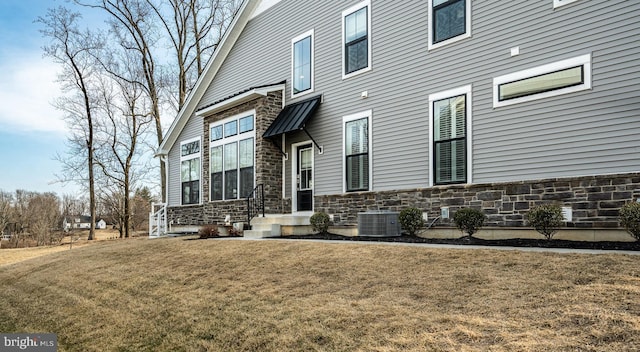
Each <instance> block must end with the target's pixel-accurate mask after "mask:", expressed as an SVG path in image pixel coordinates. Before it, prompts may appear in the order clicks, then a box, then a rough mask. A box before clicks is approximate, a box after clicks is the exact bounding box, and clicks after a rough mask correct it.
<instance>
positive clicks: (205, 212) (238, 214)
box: [167, 189, 291, 226]
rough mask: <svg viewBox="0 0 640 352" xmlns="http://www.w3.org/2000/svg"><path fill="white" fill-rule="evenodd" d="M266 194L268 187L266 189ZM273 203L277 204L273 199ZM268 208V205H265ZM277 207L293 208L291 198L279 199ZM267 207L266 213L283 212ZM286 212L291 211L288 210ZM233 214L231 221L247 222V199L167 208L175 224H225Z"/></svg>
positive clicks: (170, 218) (169, 216) (168, 217)
mask: <svg viewBox="0 0 640 352" xmlns="http://www.w3.org/2000/svg"><path fill="white" fill-rule="evenodd" d="M265 195H266V189H265ZM271 204H272V205H273V204H275V202H274V201H273V200H272V201H271ZM265 208H266V205H265ZM272 208H276V209H289V210H290V209H291V198H286V199H280V200H279V201H277V204H276V206H275V207H274V206H272ZM270 210H271V209H265V213H266V214H282V213H281V212H273V211H270ZM285 213H291V211H287V212H285ZM227 215H229V216H231V222H232V223H234V222H242V223H244V224H247V200H246V199H241V200H229V201H216V202H211V203H206V204H203V205H190V206H178V207H169V208H167V219H168V221H169V222H171V221H172V222H173V225H176V226H177V225H190V226H203V225H212V224H223V223H224V219H225V217H226V216H227Z"/></svg>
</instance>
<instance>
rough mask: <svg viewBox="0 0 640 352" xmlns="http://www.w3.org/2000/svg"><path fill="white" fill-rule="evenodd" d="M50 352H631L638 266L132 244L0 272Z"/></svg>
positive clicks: (309, 246)
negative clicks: (52, 345) (52, 338)
mask: <svg viewBox="0 0 640 352" xmlns="http://www.w3.org/2000/svg"><path fill="white" fill-rule="evenodd" d="M0 297H2V300H0V331H2V332H53V333H56V334H58V341H59V343H60V345H61V347H60V349H59V350H60V351H637V350H638V348H639V347H638V346H640V256H626V255H620V254H601V255H577V254H570V255H567V254H551V253H549V254H546V253H525V252H519V251H495V250H470V249H429V248H420V247H407V246H396V245H394V246H389V245H381V244H363V243H340V244H333V243H315V242H291V241H283V240H268V241H242V240H185V239H157V240H147V239H130V240H118V241H100V242H97V243H95V244H92V245H89V246H82V247H79V248H74V249H72V250H67V251H60V252H56V253H51V254H48V255H46V256H42V257H39V258H34V259H30V260H26V261H23V262H20V263H16V264H10V265H5V266H2V267H0Z"/></svg>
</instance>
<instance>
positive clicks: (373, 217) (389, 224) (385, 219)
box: [358, 211, 400, 237]
mask: <svg viewBox="0 0 640 352" xmlns="http://www.w3.org/2000/svg"><path fill="white" fill-rule="evenodd" d="M358 236H377V237H393V236H400V222H399V221H398V213H396V212H390V211H371V212H366V213H358Z"/></svg>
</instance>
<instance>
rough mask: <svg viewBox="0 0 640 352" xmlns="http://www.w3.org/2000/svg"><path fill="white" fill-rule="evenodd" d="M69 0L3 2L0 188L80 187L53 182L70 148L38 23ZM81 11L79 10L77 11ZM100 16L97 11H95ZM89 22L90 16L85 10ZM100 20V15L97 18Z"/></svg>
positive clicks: (53, 71) (72, 191) (52, 67)
mask: <svg viewBox="0 0 640 352" xmlns="http://www.w3.org/2000/svg"><path fill="white" fill-rule="evenodd" d="M61 5H63V6H67V7H71V6H70V4H69V3H68V2H66V1H64V0H0V189H1V190H4V191H9V192H13V191H15V190H16V189H25V190H29V191H38V192H49V191H51V192H56V193H57V194H58V195H62V194H65V193H70V194H76V192H77V191H78V189H79V188H78V187H77V186H75V185H67V186H66V187H64V186H63V185H62V184H57V183H52V182H53V181H55V174H59V173H60V169H61V165H60V163H59V162H58V161H56V160H54V157H55V155H56V153H60V154H64V152H65V134H64V129H65V125H64V122H63V121H62V118H61V116H62V114H61V113H60V112H59V111H58V110H56V109H55V108H54V107H53V106H52V105H51V103H52V102H53V100H54V99H55V98H56V97H57V96H59V95H60V90H59V88H58V86H57V83H56V82H55V80H56V73H57V72H58V71H59V70H60V68H59V66H57V65H55V64H54V63H53V62H52V61H51V59H49V58H43V56H42V46H43V45H46V44H47V41H46V39H45V38H43V37H42V35H41V34H40V32H39V30H40V29H42V25H41V24H39V23H35V22H34V21H35V20H36V19H37V18H38V16H44V15H45V14H46V11H47V8H53V7H57V6H61ZM76 11H77V9H76ZM94 16H95V15H94ZM84 17H85V20H87V17H88V16H87V15H86V14H85V16H84ZM91 20H94V19H91Z"/></svg>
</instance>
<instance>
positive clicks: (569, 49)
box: [158, 0, 640, 236]
mask: <svg viewBox="0 0 640 352" xmlns="http://www.w3.org/2000/svg"><path fill="white" fill-rule="evenodd" d="M638 18H640V2H637V1H618V0H614V1H597V0H538V1H529V0H513V1H489V0H474V1H471V0H427V1H424V0H402V1H385V0H351V1H337V0H327V1H295V0H281V1H260V0H246V1H244V2H243V4H242V6H241V8H240V10H239V12H238V14H237V15H236V17H235V18H234V20H233V22H232V23H231V26H230V28H229V29H228V30H227V32H226V34H225V35H224V38H223V40H222V42H221V44H220V46H219V47H218V49H217V51H216V53H215V54H214V56H213V57H212V58H211V60H210V61H209V63H208V65H207V67H206V70H205V72H204V73H203V75H202V76H201V77H200V79H199V80H198V82H197V85H196V86H195V88H194V89H193V91H192V92H191V94H190V95H189V97H188V99H187V101H186V103H185V104H184V106H183V108H182V110H181V111H180V112H179V114H178V116H177V118H176V119H175V121H174V122H173V124H172V125H171V127H170V129H169V131H168V133H167V134H166V136H165V138H164V140H163V142H162V144H161V145H160V148H159V151H158V153H159V155H160V156H161V157H162V158H163V159H164V160H166V162H167V195H166V197H167V209H166V210H167V218H168V221H169V222H171V223H172V224H174V226H175V225H191V226H200V225H204V224H213V223H221V222H223V219H224V218H225V217H226V216H227V215H230V216H231V218H232V221H233V222H245V223H247V222H249V221H250V220H251V217H253V215H254V214H253V213H254V210H255V208H256V207H255V204H258V205H260V206H258V207H257V208H258V212H259V213H262V212H263V211H264V212H265V213H266V214H268V215H270V216H271V217H274V218H277V217H278V216H281V219H282V220H281V221H282V222H281V223H280V225H286V224H285V221H288V220H286V219H287V218H305V217H306V218H308V216H309V215H310V214H312V213H313V212H316V211H323V212H326V213H328V214H330V216H331V217H332V218H333V221H334V223H335V224H337V225H343V226H355V225H356V224H357V221H358V220H357V219H358V213H361V212H365V211H384V210H390V211H400V210H402V209H403V208H406V207H418V208H420V209H422V211H423V212H424V213H425V215H426V216H428V218H429V219H434V220H435V219H437V222H436V225H437V226H438V228H446V227H447V226H449V227H450V226H451V222H450V220H449V219H448V218H447V217H446V215H447V214H453V213H455V211H456V210H457V209H459V208H461V207H475V208H478V209H482V211H483V212H484V213H485V214H487V216H488V224H487V225H488V227H489V228H494V229H510V230H513V229H519V228H524V227H525V226H526V221H525V216H526V213H527V212H528V211H529V210H530V209H531V208H532V207H534V206H536V205H539V204H543V203H550V202H552V203H556V204H559V205H561V206H563V207H564V208H565V212H566V213H567V215H568V216H569V217H570V221H568V222H567V226H568V227H569V228H572V229H581V230H585V231H583V232H582V233H584V234H585V236H592V235H588V233H589V231H593V230H602V229H606V230H608V231H609V232H615V231H620V228H619V223H618V218H617V216H618V210H619V208H620V207H621V206H622V205H623V204H625V203H626V202H631V201H636V200H637V199H638V198H640V142H639V136H640V118H639V117H640V65H639V64H638V62H639V58H640V40H638V31H640V28H639V27H640V24H639V22H638ZM262 205H264V206H263V207H262ZM256 220H258V219H254V220H252V221H256ZM252 224H253V222H252ZM272 230H273V231H271V233H268V234H271V235H273V234H277V233H276V232H278V231H280V230H281V229H279V228H278V227H277V226H276V227H273V228H272ZM268 234H267V235H268Z"/></svg>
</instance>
